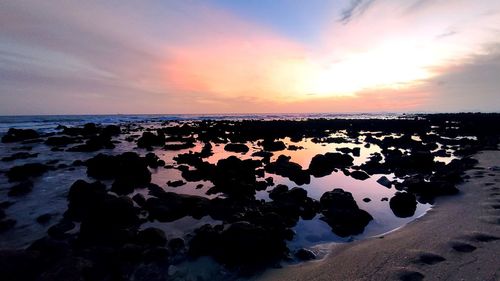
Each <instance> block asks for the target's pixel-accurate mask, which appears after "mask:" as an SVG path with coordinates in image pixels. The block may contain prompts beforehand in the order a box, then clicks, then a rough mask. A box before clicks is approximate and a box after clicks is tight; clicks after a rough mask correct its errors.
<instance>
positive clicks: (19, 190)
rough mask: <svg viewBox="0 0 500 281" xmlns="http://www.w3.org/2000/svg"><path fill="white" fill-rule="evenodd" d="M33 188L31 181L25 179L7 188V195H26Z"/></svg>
mask: <svg viewBox="0 0 500 281" xmlns="http://www.w3.org/2000/svg"><path fill="white" fill-rule="evenodd" d="M31 190H33V182H32V181H29V180H26V181H23V182H20V183H18V184H16V185H14V186H12V187H11V188H10V190H9V193H8V195H9V196H22V195H26V194H28V193H30V192H31Z"/></svg>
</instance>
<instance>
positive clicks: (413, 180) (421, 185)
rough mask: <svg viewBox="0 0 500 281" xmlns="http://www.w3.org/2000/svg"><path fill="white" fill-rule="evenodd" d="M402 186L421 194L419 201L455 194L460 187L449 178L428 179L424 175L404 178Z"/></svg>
mask: <svg viewBox="0 0 500 281" xmlns="http://www.w3.org/2000/svg"><path fill="white" fill-rule="evenodd" d="M400 185H401V186H404V187H406V190H407V191H408V192H411V193H414V194H416V195H418V196H419V201H422V202H427V201H430V200H432V199H433V198H435V197H437V196H444V195H454V194H457V193H458V189H457V188H456V187H455V185H454V184H453V182H450V181H447V180H440V179H438V180H431V181H426V180H425V179H424V178H423V177H420V176H414V177H410V178H407V179H405V180H404V182H403V183H401V184H400Z"/></svg>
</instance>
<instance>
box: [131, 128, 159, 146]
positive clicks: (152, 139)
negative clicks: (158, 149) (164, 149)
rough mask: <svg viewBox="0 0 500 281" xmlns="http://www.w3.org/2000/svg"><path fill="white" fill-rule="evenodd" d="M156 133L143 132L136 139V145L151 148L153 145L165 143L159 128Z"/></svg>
mask: <svg viewBox="0 0 500 281" xmlns="http://www.w3.org/2000/svg"><path fill="white" fill-rule="evenodd" d="M157 133H158V134H154V133H152V132H143V133H142V136H141V137H140V138H139V139H138V140H137V146H138V147H141V148H148V149H151V148H152V147H153V146H163V145H165V135H164V134H163V132H162V131H161V130H158V132H157Z"/></svg>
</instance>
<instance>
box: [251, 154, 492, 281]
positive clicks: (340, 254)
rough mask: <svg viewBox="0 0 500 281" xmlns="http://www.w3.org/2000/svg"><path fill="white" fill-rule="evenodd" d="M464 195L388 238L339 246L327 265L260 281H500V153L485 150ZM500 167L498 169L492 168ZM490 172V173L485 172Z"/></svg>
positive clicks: (440, 201)
mask: <svg viewBox="0 0 500 281" xmlns="http://www.w3.org/2000/svg"><path fill="white" fill-rule="evenodd" d="M474 158H476V159H477V160H478V161H479V163H478V165H477V166H476V169H472V170H469V171H467V172H466V174H467V175H469V176H470V179H469V180H467V181H466V182H464V183H463V184H461V185H459V189H460V194H459V195H456V196H451V197H440V198H437V199H436V205H435V207H434V208H433V209H432V210H430V211H429V212H428V213H427V214H426V215H425V216H423V217H421V218H419V219H417V220H415V221H413V222H411V223H410V224H408V225H407V226H405V227H403V228H401V229H399V230H397V231H394V232H392V233H390V234H387V235H385V236H382V237H375V238H372V239H366V240H362V241H357V242H354V243H348V244H341V245H336V246H334V247H333V249H332V252H331V254H330V255H329V256H328V257H326V258H325V259H323V260H321V261H314V262H309V263H304V264H300V265H296V266H288V267H285V268H282V269H272V270H269V271H267V272H266V273H265V274H264V275H262V276H260V277H258V278H257V279H258V280H287V281H290V280H309V281H312V280H491V281H494V280H500V169H499V168H498V167H500V151H483V152H480V153H478V154H477V155H476V156H475V157H474ZM491 167H496V168H491ZM481 168H484V169H481Z"/></svg>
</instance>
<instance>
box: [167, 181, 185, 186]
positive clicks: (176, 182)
mask: <svg viewBox="0 0 500 281" xmlns="http://www.w3.org/2000/svg"><path fill="white" fill-rule="evenodd" d="M185 184H186V182H185V181H182V180H176V181H168V182H167V185H168V186H170V187H179V186H183V185H185Z"/></svg>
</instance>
